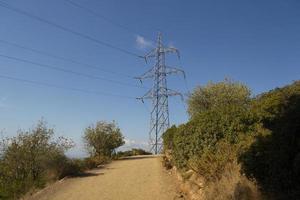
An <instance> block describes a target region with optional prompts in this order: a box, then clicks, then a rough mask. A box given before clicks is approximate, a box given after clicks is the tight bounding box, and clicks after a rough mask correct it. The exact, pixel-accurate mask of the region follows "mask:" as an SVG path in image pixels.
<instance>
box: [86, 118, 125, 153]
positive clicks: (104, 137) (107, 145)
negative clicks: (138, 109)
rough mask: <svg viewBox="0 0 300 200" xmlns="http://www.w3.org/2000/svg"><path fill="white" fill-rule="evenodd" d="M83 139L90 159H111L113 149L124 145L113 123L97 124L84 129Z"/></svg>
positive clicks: (120, 134) (119, 132)
mask: <svg viewBox="0 0 300 200" xmlns="http://www.w3.org/2000/svg"><path fill="white" fill-rule="evenodd" d="M83 138H84V141H85V143H86V147H87V149H88V151H89V153H90V155H91V157H97V158H99V157H103V158H111V157H112V154H113V152H114V151H115V149H116V148H118V147H120V146H122V145H123V144H125V141H124V137H123V135H122V133H121V130H120V129H119V128H118V127H117V125H116V124H115V122H112V123H107V122H103V121H102V122H101V121H100V122H97V123H96V125H95V126H94V125H92V126H90V127H88V128H86V129H85V132H84V137H83Z"/></svg>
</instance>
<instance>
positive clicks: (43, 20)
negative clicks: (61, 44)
mask: <svg viewBox="0 0 300 200" xmlns="http://www.w3.org/2000/svg"><path fill="white" fill-rule="evenodd" d="M0 6H1V7H3V8H6V9H9V10H11V11H13V12H16V13H18V14H21V15H24V16H27V17H29V18H31V19H35V20H37V21H40V22H43V23H45V24H48V25H50V26H53V27H55V28H57V29H60V30H63V31H65V32H68V33H72V34H73V35H76V36H79V37H81V38H84V39H87V40H90V41H92V42H95V43H97V44H100V45H102V46H106V47H109V48H111V49H115V50H118V51H120V52H123V53H125V54H128V55H131V56H134V57H140V55H138V54H136V53H133V52H130V51H128V50H125V49H122V48H120V47H117V46H114V45H112V44H109V43H107V42H104V41H101V40H98V39H96V38H94V37H91V36H89V35H86V34H84V33H81V32H78V31H75V30H73V29H70V28H67V27H64V26H62V25H59V24H56V23H54V22H51V21H49V20H47V19H44V18H41V17H39V16H36V15H33V14H31V13H29V12H27V11H25V10H21V9H19V8H16V7H13V6H11V5H9V4H7V3H6V2H3V1H0Z"/></svg>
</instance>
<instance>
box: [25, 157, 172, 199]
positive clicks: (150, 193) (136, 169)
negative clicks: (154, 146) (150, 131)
mask: <svg viewBox="0 0 300 200" xmlns="http://www.w3.org/2000/svg"><path fill="white" fill-rule="evenodd" d="M176 188H177V187H176V181H175V178H174V177H173V176H172V175H170V174H168V173H167V172H166V171H164V169H163V167H162V164H161V158H160V157H159V156H135V157H130V158H128V159H123V160H119V161H114V162H112V163H111V164H109V165H107V166H105V167H103V168H101V169H95V170H92V171H90V172H89V173H86V174H85V175H82V176H81V177H76V178H67V179H65V180H62V181H60V182H57V183H55V184H53V185H52V186H50V187H48V188H46V189H44V190H42V191H41V192H39V193H37V194H35V195H34V196H33V197H31V199H30V200H37V199H39V200H61V199H64V200H74V199H78V200H81V199H82V200H95V199H97V200H99V199H100V200H101V199H103V200H127V199H128V200H141V199H143V200H148V199H149V200H156V199H157V200H172V199H177V196H178V195H177V192H176Z"/></svg>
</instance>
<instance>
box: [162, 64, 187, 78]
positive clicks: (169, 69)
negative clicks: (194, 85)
mask: <svg viewBox="0 0 300 200" xmlns="http://www.w3.org/2000/svg"><path fill="white" fill-rule="evenodd" d="M166 74H182V75H183V78H184V79H185V72H184V71H183V70H182V69H180V68H177V67H170V66H166Z"/></svg>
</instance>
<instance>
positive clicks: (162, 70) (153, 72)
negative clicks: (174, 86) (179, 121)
mask: <svg viewBox="0 0 300 200" xmlns="http://www.w3.org/2000/svg"><path fill="white" fill-rule="evenodd" d="M168 53H176V54H177V56H178V58H180V56H179V51H178V49H176V48H174V47H165V46H164V45H163V43H162V34H161V33H159V34H158V38H157V47H156V48H154V49H153V50H151V51H150V52H149V53H147V54H146V55H145V56H143V58H144V59H145V61H146V63H147V61H148V59H150V58H154V59H155V65H154V66H153V67H152V68H151V69H150V70H148V71H147V72H146V73H144V74H143V75H141V76H140V77H136V79H139V80H140V81H141V82H142V80H144V79H152V80H153V87H152V88H151V89H150V90H149V91H148V92H147V93H146V94H145V95H144V96H142V97H139V98H137V99H139V100H142V102H143V103H144V99H151V100H152V105H153V107H152V110H151V120H150V131H149V145H150V150H151V151H152V152H154V153H155V154H158V153H160V152H161V148H162V138H161V136H162V134H163V133H164V132H165V131H166V130H167V129H168V128H169V126H170V121H169V105H168V98H169V96H175V95H179V96H181V97H182V98H183V95H182V94H181V93H179V92H176V91H174V90H171V89H169V88H168V87H167V75H170V74H178V73H181V74H183V76H184V78H185V73H184V71H183V70H181V69H178V68H175V67H169V66H166V65H165V56H166V54H168Z"/></svg>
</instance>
